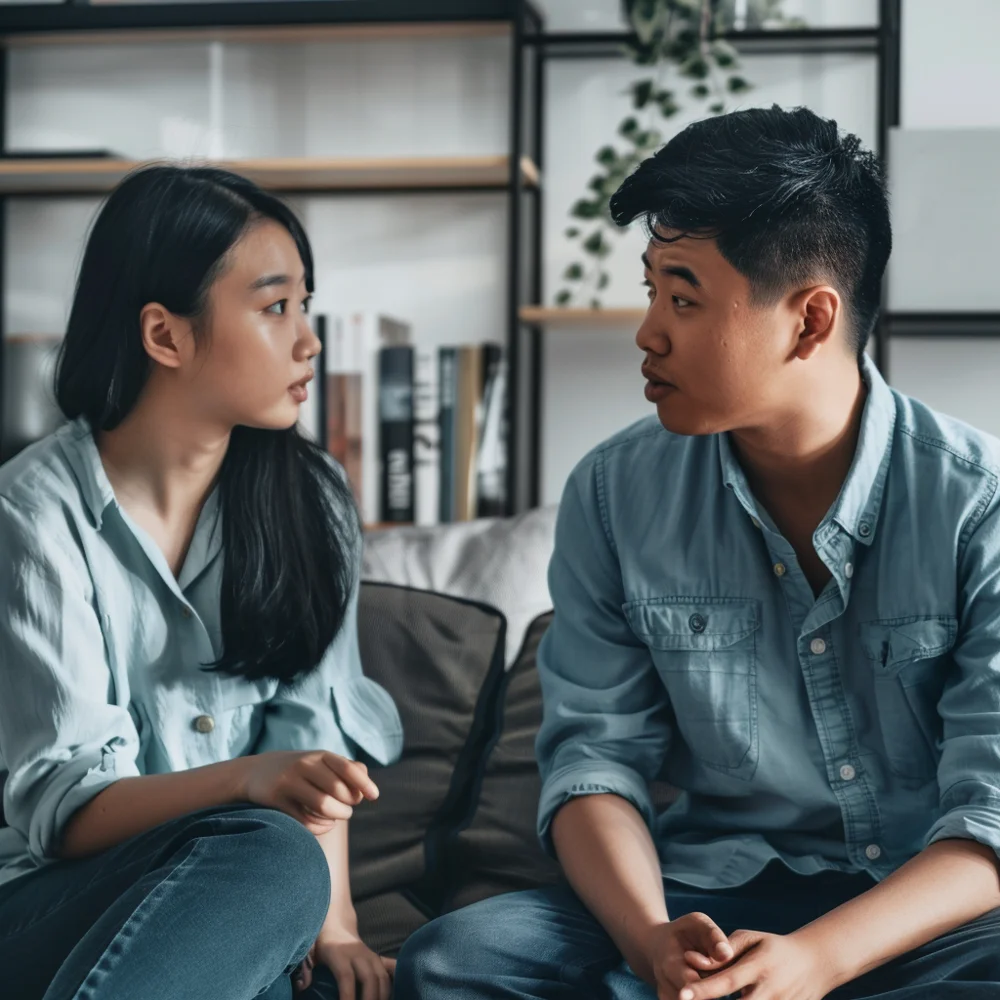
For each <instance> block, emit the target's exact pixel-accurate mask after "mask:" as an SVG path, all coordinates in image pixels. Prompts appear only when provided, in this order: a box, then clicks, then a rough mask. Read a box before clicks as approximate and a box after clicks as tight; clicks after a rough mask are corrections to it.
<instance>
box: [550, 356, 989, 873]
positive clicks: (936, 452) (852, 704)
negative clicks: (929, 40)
mask: <svg viewBox="0 0 1000 1000" xmlns="http://www.w3.org/2000/svg"><path fill="white" fill-rule="evenodd" d="M863 374H864V377H865V380H866V382H867V383H868V386H869V390H870V391H869V395H868V398H867V400H866V404H865V408H864V414H863V421H862V427H861V434H860V439H859V442H858V447H857V452H856V455H855V458H854V462H853V465H852V468H851V471H850V473H849V475H848V477H847V480H846V482H845V483H844V486H843V488H842V489H841V492H840V495H839V497H838V498H837V500H836V502H835V503H834V505H833V507H832V508H831V510H830V511H829V513H828V514H827V516H826V517H825V518H824V519H823V521H822V523H821V524H820V525H819V527H818V528H817V529H816V531H815V534H814V536H813V543H814V546H815V549H816V552H817V553H818V555H819V556H820V558H821V559H822V560H823V562H824V563H825V564H826V565H827V567H828V568H829V570H830V572H831V573H832V575H833V578H832V579H831V580H830V581H829V583H828V584H827V585H826V587H825V588H824V589H823V591H822V593H821V594H820V595H819V597H816V596H814V594H813V591H812V589H811V587H810V585H809V583H808V582H807V580H806V578H805V575H804V574H803V572H802V570H801V569H800V568H799V565H798V561H797V559H796V556H795V552H794V551H793V549H792V547H791V545H789V543H788V542H787V541H786V540H785V539H784V538H783V537H782V535H781V533H780V532H779V531H778V530H777V528H776V527H775V525H774V522H773V521H772V520H771V518H770V517H769V516H768V514H767V512H766V511H765V510H764V509H763V508H762V507H761V506H760V505H759V504H758V503H757V502H756V501H755V500H754V497H753V495H752V493H751V491H750V488H749V486H748V484H747V480H746V477H745V476H744V474H743V472H742V470H741V468H740V466H739V463H738V462H737V460H736V457H735V455H734V453H733V451H732V450H731V446H730V442H729V439H728V437H727V436H726V435H713V436H705V437H681V436H678V435H675V434H671V433H669V432H668V431H666V430H665V429H664V428H663V427H662V426H661V425H660V423H659V422H658V420H657V419H656V418H655V417H653V418H651V419H648V420H645V421H642V422H641V423H639V424H637V425H635V426H633V427H632V428H630V429H628V430H626V431H624V432H623V433H621V434H619V435H618V436H617V437H614V438H612V439H611V440H610V441H608V442H607V443H605V444H604V445H602V446H601V447H599V448H597V449H596V450H595V451H593V452H592V453H591V454H590V455H589V456H588V457H587V458H585V459H584V460H583V462H582V463H581V464H580V465H579V466H578V468H577V469H576V470H575V472H574V473H573V475H572V477H571V479H570V481H569V484H568V486H567V488H566V491H565V495H564V498H563V502H562V508H561V511H560V516H559V523H558V528H557V533H556V551H555V555H554V558H553V561H552V565H551V570H550V587H551V591H552V596H553V599H554V602H555V619H554V622H553V625H552V627H551V629H550V630H549V632H548V634H547V635H546V636H545V639H544V642H543V644H542V647H541V649H540V652H539V671H540V675H541V679H542V685H543V691H544V698H545V719H544V724H543V726H542V731H541V733H540V735H539V739H538V755H539V761H540V765H541V769H542V774H543V779H544V785H543V791H542V798H541V803H540V808H539V831H540V833H541V835H542V838H543V841H545V842H547V843H548V844H549V846H550V847H551V842H550V838H549V828H550V823H551V820H552V817H553V815H554V813H555V812H556V810H557V809H558V808H559V807H560V806H561V805H563V804H564V803H565V802H566V801H567V800H569V799H570V798H572V797H574V796H577V795H585V794H592V793H598V792H611V793H615V794H617V795H620V796H623V797H624V798H626V799H627V800H629V801H630V802H632V803H633V804H634V805H635V807H636V808H637V809H638V810H639V811H640V813H641V814H642V815H643V816H644V817H645V819H646V821H647V822H648V824H649V826H650V828H651V829H652V830H653V833H654V838H655V840H656V843H657V847H658V850H659V854H660V858H661V862H662V869H663V874H664V875H665V876H667V877H670V878H674V879H677V880H680V881H683V882H686V883H689V884H692V885H696V886H702V887H707V888H718V887H723V886H731V885H738V884H740V883H742V882H745V881H746V880H748V879H750V878H752V877H753V876H754V875H755V874H756V873H757V872H758V871H759V870H760V869H761V868H762V867H763V866H764V865H765V864H767V863H768V862H769V861H771V860H773V859H781V860H782V861H784V862H785V863H786V864H787V865H788V866H789V867H790V868H792V869H794V870H795V871H798V872H802V873H805V874H809V873H814V872H817V871H820V870H822V869H839V870H844V871H858V870H862V871H867V872H869V873H870V874H871V875H872V876H874V877H875V878H877V879H881V878H883V877H885V876H886V875H888V874H889V873H890V872H892V871H893V870H894V869H896V868H897V867H899V866H900V865H901V864H903V863H904V862H905V861H907V860H908V859H909V858H911V857H913V856H914V855H915V854H917V853H918V852H919V851H920V850H922V849H923V848H924V847H925V846H926V845H928V844H929V843H931V842H933V841H936V840H940V839H942V838H954V837H958V838H968V839H972V840H977V841H980V842H981V843H983V844H988V845H989V846H990V847H992V848H994V850H997V851H1000V498H998V496H997V482H998V476H1000V442H997V441H996V440H995V439H993V438H991V437H989V436H987V435H985V434H982V433H980V432H978V431H976V430H973V429H972V428H970V427H968V426H966V425H965V424H962V423H960V422H958V421H956V420H952V419H950V418H948V417H944V416H941V415H939V414H937V413H934V412H933V411H931V410H929V409H928V408H927V407H925V406H923V405H922V404H920V403H918V402H916V401H915V400H912V399H908V398H907V397H905V396H902V395H900V394H898V393H896V392H893V391H892V390H890V389H889V387H888V386H887V385H886V384H885V382H884V381H883V380H882V378H881V377H880V376H879V374H878V372H877V371H875V369H874V368H873V367H872V366H871V365H869V364H867V363H866V364H865V366H864V371H863ZM657 776H660V777H662V778H663V779H665V780H667V781H669V782H671V783H672V784H674V785H675V786H677V787H678V788H679V789H681V790H682V793H681V795H680V798H679V799H678V800H677V801H676V802H675V803H674V804H673V805H671V806H670V807H669V808H667V809H666V810H665V811H664V812H662V813H661V814H659V815H655V814H654V809H653V806H652V804H651V799H650V794H649V783H650V781H651V780H652V779H654V778H656V777H657Z"/></svg>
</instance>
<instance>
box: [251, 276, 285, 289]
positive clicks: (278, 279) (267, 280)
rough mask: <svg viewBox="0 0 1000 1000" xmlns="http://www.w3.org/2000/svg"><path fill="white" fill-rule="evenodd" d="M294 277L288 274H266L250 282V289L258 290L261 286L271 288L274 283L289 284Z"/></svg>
mask: <svg viewBox="0 0 1000 1000" xmlns="http://www.w3.org/2000/svg"><path fill="white" fill-rule="evenodd" d="M291 282H292V279H291V278H290V277H289V276H288V275H287V274H265V275H264V276H263V277H260V278H257V280H256V281H252V282H251V283H250V291H252V292H256V291H257V290H258V289H261V288H270V287H271V286H272V285H289V284H291Z"/></svg>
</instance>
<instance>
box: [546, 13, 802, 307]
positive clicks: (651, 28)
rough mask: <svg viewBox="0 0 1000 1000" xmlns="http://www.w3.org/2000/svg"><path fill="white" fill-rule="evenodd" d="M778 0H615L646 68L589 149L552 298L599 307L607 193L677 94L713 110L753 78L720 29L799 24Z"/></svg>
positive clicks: (652, 140)
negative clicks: (611, 132) (608, 139)
mask: <svg viewBox="0 0 1000 1000" xmlns="http://www.w3.org/2000/svg"><path fill="white" fill-rule="evenodd" d="M782 3H783V0H622V13H623V15H624V17H625V20H626V22H627V24H628V26H629V28H630V29H631V31H632V33H633V35H634V38H633V40H632V41H631V42H630V43H629V44H628V45H627V46H626V53H627V55H628V58H629V59H631V61H632V62H633V63H635V64H636V65H637V66H642V67H643V68H644V69H645V70H646V74H645V75H644V76H643V77H642V79H639V80H636V81H635V83H633V84H631V85H630V87H629V89H628V93H629V95H630V97H631V103H632V113H631V114H629V116H628V117H627V118H625V120H624V121H622V122H621V124H620V125H619V126H618V130H617V131H618V139H619V140H621V142H620V143H618V144H617V145H612V144H610V143H609V144H608V145H605V146H602V147H601V148H600V149H599V150H598V151H597V153H596V154H595V156H594V159H595V161H596V162H597V165H598V167H599V168H600V169H599V170H598V172H597V173H595V174H594V176H593V177H592V178H591V179H590V181H589V183H588V184H587V194H586V195H585V196H584V197H582V198H580V199H579V200H578V201H576V202H575V203H574V205H573V207H572V208H571V209H570V215H571V216H572V218H573V219H574V220H575V223H574V224H573V225H571V226H570V227H569V228H567V229H566V231H565V236H566V238H567V239H568V240H570V241H571V242H574V243H579V249H580V252H581V256H582V258H583V259H582V260H577V261H574V262H573V263H571V264H570V265H569V266H568V267H567V268H566V269H565V271H564V272H563V274H562V281H563V287H562V288H561V289H560V291H559V292H558V294H557V295H556V299H555V301H556V304H557V305H560V306H570V305H583V304H589V306H590V307H591V308H593V309H599V308H600V307H601V300H600V297H599V295H600V293H601V292H602V291H604V289H606V288H607V287H608V285H609V284H610V282H611V275H610V273H609V272H608V270H607V265H606V262H607V258H608V257H609V256H610V255H611V252H612V250H613V243H612V242H611V235H610V234H611V233H620V232H621V230H619V229H618V227H617V226H615V224H614V223H613V222H612V221H611V215H610V211H609V208H608V203H609V201H610V200H611V196H612V194H614V192H615V191H616V190H617V189H618V187H619V186H620V185H621V183H622V181H624V180H625V178H626V177H627V176H628V175H629V174H630V173H631V172H632V171H633V170H634V169H635V168H636V167H637V166H638V165H639V163H641V162H642V161H643V160H644V159H646V158H647V157H648V156H650V155H651V154H652V153H654V152H655V151H656V150H657V149H658V148H659V147H660V146H661V145H662V144H663V134H662V132H661V131H660V130H659V128H658V127H657V126H659V125H662V123H663V122H664V121H668V120H669V119H671V118H673V117H674V116H676V115H677V114H679V113H680V111H681V109H682V103H681V102H682V101H684V100H685V98H687V99H691V100H693V101H697V102H700V103H701V104H702V105H703V107H704V109H705V111H706V112H707V113H708V114H713V115H720V114H723V113H724V112H725V111H726V109H727V100H728V99H729V98H731V97H733V96H736V95H739V94H744V93H746V92H747V91H748V90H750V89H751V87H752V86H753V85H752V84H751V83H750V82H749V81H748V80H747V79H746V78H745V77H744V76H743V75H742V74H741V72H740V58H739V53H738V52H737V51H736V49H735V48H734V47H733V46H732V45H730V44H729V42H727V41H726V40H725V39H724V38H722V37H721V36H722V35H724V34H726V33H727V32H730V31H732V30H733V28H734V25H735V26H736V27H738V28H743V29H765V28H779V27H780V28H801V27H805V24H804V22H803V21H801V20H797V19H791V18H786V17H784V15H783V14H782V13H781V5H782ZM668 80H669V83H670V86H667V85H666V83H667V81H668ZM622 147H624V148H622Z"/></svg>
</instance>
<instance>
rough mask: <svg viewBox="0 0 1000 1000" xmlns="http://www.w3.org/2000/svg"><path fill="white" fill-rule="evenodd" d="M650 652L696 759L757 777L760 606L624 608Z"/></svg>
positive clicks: (716, 602) (713, 600) (667, 601)
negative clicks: (758, 631) (755, 774)
mask: <svg viewBox="0 0 1000 1000" xmlns="http://www.w3.org/2000/svg"><path fill="white" fill-rule="evenodd" d="M623 610H624V612H625V616H626V618H627V619H628V622H629V625H630V626H631V628H632V631H633V632H634V633H635V635H636V636H637V638H639V639H640V640H642V641H643V642H644V643H645V644H646V645H647V646H648V647H649V650H650V652H651V654H652V657H653V662H654V663H655V664H656V669H657V671H658V672H659V674H660V677H661V678H662V679H663V683H664V685H665V686H666V688H667V693H668V694H669V696H670V702H671V705H672V706H673V709H674V714H675V716H676V718H677V728H678V729H679V731H680V734H681V736H682V737H683V738H684V741H685V743H686V744H687V746H688V749H689V750H690V752H691V754H692V756H694V757H695V758H697V759H698V760H699V761H700V762H701V763H703V764H705V765H707V766H708V767H711V768H715V769H716V770H719V771H724V772H726V773H727V774H731V775H733V776H735V777H739V778H745V779H747V780H749V779H750V778H752V777H753V775H754V772H755V771H756V770H757V760H758V755H759V747H758V737H757V647H756V643H757V630H758V628H759V626H760V613H759V603H758V602H757V601H753V600H745V599H739V598H726V597H672V598H656V599H653V600H647V601H637V602H634V603H631V604H627V605H625V607H624V608H623Z"/></svg>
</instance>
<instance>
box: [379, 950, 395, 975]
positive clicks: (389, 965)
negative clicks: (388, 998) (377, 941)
mask: <svg viewBox="0 0 1000 1000" xmlns="http://www.w3.org/2000/svg"><path fill="white" fill-rule="evenodd" d="M379 961H380V962H381V963H382V968H384V969H385V971H386V972H388V973H389V976H390V977H391V978H392V979H395V978H396V960H395V959H394V958H386V957H385V956H384V955H380V956H379Z"/></svg>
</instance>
